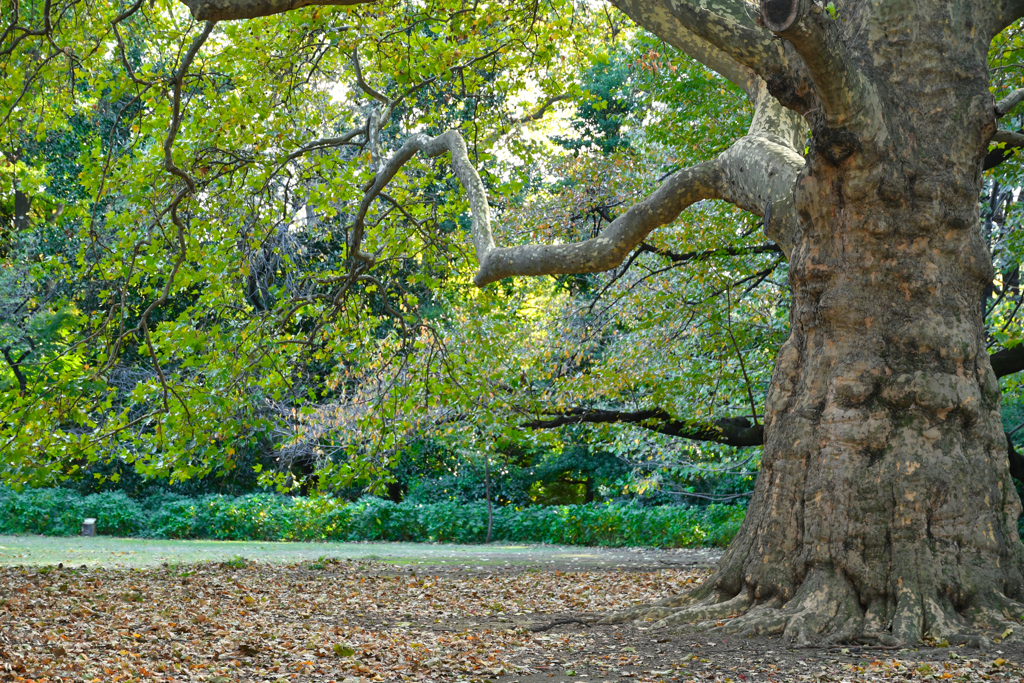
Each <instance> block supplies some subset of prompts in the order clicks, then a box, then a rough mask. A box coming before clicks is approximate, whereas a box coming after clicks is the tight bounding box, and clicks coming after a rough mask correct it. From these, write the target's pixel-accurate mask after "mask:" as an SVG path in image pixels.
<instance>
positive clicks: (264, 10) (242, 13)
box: [181, 0, 374, 21]
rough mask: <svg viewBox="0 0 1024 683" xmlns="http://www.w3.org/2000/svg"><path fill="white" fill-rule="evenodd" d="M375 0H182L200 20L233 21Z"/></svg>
mask: <svg viewBox="0 0 1024 683" xmlns="http://www.w3.org/2000/svg"><path fill="white" fill-rule="evenodd" d="M373 1H374V0H181V2H182V3H183V4H185V5H186V6H187V7H188V9H189V11H190V12H192V16H193V17H194V18H195V19H197V20H199V21H203V20H206V21H232V20H235V19H254V18H256V17H269V16H270V15H272V14H280V13H282V12H289V11H291V10H293V9H299V8H300V7H310V6H318V7H325V6H332V5H362V4H366V3H368V2H373Z"/></svg>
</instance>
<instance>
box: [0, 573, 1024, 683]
mask: <svg viewBox="0 0 1024 683" xmlns="http://www.w3.org/2000/svg"><path fill="white" fill-rule="evenodd" d="M706 575H707V570H703V569H680V568H656V569H653V570H651V571H625V570H622V569H618V570H608V569H605V570H595V571H578V572H563V571H551V570H538V569H527V568H522V567H518V568H517V567H505V568H495V567H491V568H484V567H475V568H452V567H445V568H443V569H442V568H429V569H424V568H416V569H414V570H410V569H409V568H400V567H394V566H388V565H384V564H380V563H373V562H348V561H342V562H327V561H319V562H313V563H306V564H301V565H288V566H281V565H268V564H253V563H248V564H247V563H244V562H237V563H223V564H216V565H215V564H207V565H197V566H189V567H163V568H156V569H142V570H139V569H92V570H86V569H70V568H56V567H53V568H24V567H19V568H8V569H4V568H0V681H17V682H28V681H31V682H34V683H44V682H45V683H57V682H58V681H59V682H61V683H67V682H70V681H74V682H75V683H81V682H91V683H100V682H102V683H107V682H110V683H122V682H129V681H206V682H208V683H236V682H238V683H241V682H243V681H260V682H275V683H291V682H293V681H294V682H298V683H303V682H305V681H324V682H329V681H335V682H337V683H369V682H370V681H385V680H386V681H406V680H407V681H424V682H426V683H431V682H437V683H441V682H448V681H487V680H498V681H502V682H504V683H512V682H513V681H518V682H519V683H532V682H536V683H567V681H568V680H571V679H578V680H580V681H588V680H589V681H594V682H595V683H597V682H599V681H600V682H603V681H623V683H632V681H638V682H639V681H655V680H678V681H709V682H710V681H718V682H721V683H726V682H731V683H740V682H741V681H742V682H746V681H773V682H774V683H783V682H788V681H854V680H856V681H862V680H863V681H876V680H879V681H880V680H895V679H898V680H953V681H980V680H993V681H1018V682H1019V681H1022V680H1024V669H1022V668H1021V667H1020V666H1019V664H1018V663H1016V662H1015V661H1010V658H1011V655H1010V654H1006V655H1003V654H1002V653H999V652H992V653H979V652H978V651H977V650H967V649H960V648H945V649H942V648H936V649H934V650H931V651H928V652H927V653H924V654H922V651H900V652H891V651H885V652H877V651H870V650H858V649H856V648H853V649H849V648H848V649H846V650H839V649H833V650H831V651H830V650H829V649H827V648H820V649H817V650H806V651H802V650H789V649H786V647H785V646H784V645H783V644H782V643H781V641H779V640H778V639H766V638H761V639H733V641H732V642H730V639H722V640H721V641H720V642H719V641H715V640H709V639H707V637H706V636H705V637H703V638H701V637H698V636H695V635H694V634H692V633H691V634H673V633H666V632H663V631H650V630H649V628H648V627H649V624H647V625H644V624H629V625H625V626H585V625H581V624H579V623H565V624H558V625H556V626H554V627H553V628H550V629H549V630H545V631H541V632H534V631H531V630H529V628H528V627H529V626H531V625H548V624H551V623H552V622H555V621H558V620H568V619H569V618H571V617H573V616H580V615H583V614H588V613H590V614H593V613H598V612H606V611H609V610H614V609H618V608H621V607H625V606H628V605H631V604H635V603H637V602H641V601H650V600H653V599H657V598H661V597H664V596H666V595H670V594H674V593H678V592H680V591H683V590H686V589H688V588H691V587H693V586H694V585H697V584H698V583H699V582H700V581H701V580H703V578H704V577H705V576H706ZM1015 659H1019V658H1015Z"/></svg>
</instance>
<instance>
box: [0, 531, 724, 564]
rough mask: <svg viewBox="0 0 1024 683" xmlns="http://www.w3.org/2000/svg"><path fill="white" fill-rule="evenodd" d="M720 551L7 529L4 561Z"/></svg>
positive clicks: (604, 556)
mask: <svg viewBox="0 0 1024 683" xmlns="http://www.w3.org/2000/svg"><path fill="white" fill-rule="evenodd" d="M718 555H720V551H717V550H703V549H696V550H670V551H663V550H653V549H643V550H641V549H629V548H573V547H567V546H537V545H510V544H491V545H444V544H434V543H275V542H265V541H166V540H148V539H137V538H114V537H111V536H95V537H91V538H84V537H70V538H68V537H56V536H0V566H3V565H55V564H60V563H63V564H64V565H65V566H68V567H79V566H81V565H86V566H89V567H118V566H121V567H153V566H158V565H162V564H163V563H165V562H166V563H169V564H192V563H196V562H223V561H225V560H230V559H233V558H236V557H244V558H245V559H247V560H252V561H257V562H264V563H272V564H295V563H299V562H306V561H310V560H316V559H318V558H321V557H325V558H329V559H352V560H379V561H381V562H386V563H389V564H428V565H444V564H453V565H463V566H465V565H471V566H475V565H480V566H486V565H498V564H502V565H503V564H516V565H518V564H540V565H557V566H563V565H564V566H565V567H566V568H570V567H574V566H579V567H585V566H601V567H603V566H616V565H619V564H627V565H632V566H636V565H638V564H651V563H653V564H655V565H656V564H659V563H660V562H661V561H665V562H671V563H672V564H707V563H709V562H713V561H715V560H717V558H718Z"/></svg>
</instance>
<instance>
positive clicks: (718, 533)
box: [0, 488, 744, 548]
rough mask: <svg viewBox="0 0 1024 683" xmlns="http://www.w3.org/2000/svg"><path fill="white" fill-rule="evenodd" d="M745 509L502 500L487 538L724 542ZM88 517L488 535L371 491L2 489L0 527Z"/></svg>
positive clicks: (138, 532)
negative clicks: (133, 493) (347, 497)
mask: <svg viewBox="0 0 1024 683" xmlns="http://www.w3.org/2000/svg"><path fill="white" fill-rule="evenodd" d="M743 513H744V508H743V507H742V506H736V505H710V506H706V507H679V506H661V507H653V508H651V507H642V506H639V505H635V504H621V505H612V504H604V505H596V504H592V505H563V506H549V507H540V506H535V507H528V508H518V507H512V506H507V507H501V508H498V510H497V511H496V513H495V515H494V520H493V534H492V538H493V539H495V540H504V541H515V542H526V543H559V544H572V545H595V546H659V547H669V548H681V547H692V546H699V545H709V546H719V547H724V546H726V545H728V543H729V541H731V540H732V537H733V536H734V535H735V534H736V530H737V529H738V528H739V524H740V522H742V521H743ZM84 517H94V518H95V519H96V520H97V532H98V533H102V534H110V535H119V536H145V537H150V538H206V539H218V540H232V541H242V540H261V541H418V542H450V543H480V542H483V541H484V540H485V539H486V536H487V508H486V505H484V504H482V503H472V504H460V503H455V502H448V503H434V504H427V505H419V504H413V503H401V504H399V503H393V502H391V501H388V500H381V499H380V498H376V497H373V496H367V497H364V498H361V499H360V500H358V501H356V502H352V503H350V502H346V501H343V500H338V499H334V498H326V497H316V498H304V497H289V496H281V495H274V494H251V495H246V496H237V497H232V496H222V495H208V496H202V497H199V498H186V497H183V496H178V495H174V494H155V495H152V496H150V497H148V498H145V499H142V500H141V501H135V500H132V499H131V498H128V497H127V496H125V495H124V494H123V493H121V492H112V493H98V494H92V495H88V496H81V495H79V494H76V493H75V492H72V491H69V490H67V489H61V488H54V489H29V490H27V491H23V492H20V493H18V492H13V491H0V534H14V533H35V534H46V535H53V536H71V535H77V534H78V533H79V532H80V531H81V525H82V519H83V518H84Z"/></svg>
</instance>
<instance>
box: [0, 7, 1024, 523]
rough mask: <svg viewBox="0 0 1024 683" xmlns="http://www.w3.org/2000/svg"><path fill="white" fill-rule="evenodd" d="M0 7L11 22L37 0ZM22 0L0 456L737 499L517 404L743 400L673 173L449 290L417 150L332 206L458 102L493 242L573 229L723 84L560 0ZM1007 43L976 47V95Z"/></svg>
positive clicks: (440, 493) (625, 430)
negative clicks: (248, 14)
mask: <svg viewBox="0 0 1024 683" xmlns="http://www.w3.org/2000/svg"><path fill="white" fill-rule="evenodd" d="M15 5H16V6H17V7H18V8H19V11H20V15H19V18H18V19H16V22H20V25H23V26H36V25H42V23H41V22H42V21H43V19H42V16H41V14H40V13H41V12H43V11H44V10H43V6H42V5H41V4H38V3H26V2H20V3H17V2H16V3H15ZM55 5H59V9H60V12H59V13H58V14H59V21H57V22H56V23H55V24H53V25H52V28H51V29H50V30H49V32H48V33H47V32H43V33H42V34H37V33H31V32H24V31H19V30H15V31H11V32H8V33H5V34H4V35H3V37H2V38H0V67H2V68H0V73H2V76H0V147H2V148H3V151H4V160H2V161H0V348H2V350H3V362H2V363H0V451H2V453H3V461H2V463H0V480H2V481H4V482H6V483H8V484H9V485H11V486H13V487H21V486H24V485H26V484H27V485H30V486H52V485H55V484H59V483H64V484H66V485H68V486H74V487H77V488H78V489H79V490H82V491H86V492H88V491H95V490H111V489H119V488H124V486H122V484H121V483H119V482H120V480H121V478H122V477H124V478H126V485H130V486H131V487H135V488H136V489H139V491H142V490H144V489H145V490H148V489H147V487H150V486H151V484H152V482H154V481H156V480H167V481H169V482H170V483H172V484H174V485H175V486H177V487H178V489H177V490H181V491H182V492H184V493H198V494H209V493H214V492H218V491H227V492H231V493H241V492H249V491H254V490H260V489H261V487H262V489H263V490H271V489H272V488H273V487H277V488H278V489H280V490H282V491H291V492H293V493H294V492H300V491H301V492H306V493H308V492H311V491H312V490H314V489H322V490H326V491H331V492H333V493H334V494H335V495H337V496H339V497H341V498H346V497H347V498H349V499H352V498H358V497H359V496H360V495H362V494H363V493H364V492H365V491H367V490H369V491H373V492H376V493H379V494H382V495H383V494H387V495H389V496H390V497H391V498H392V499H393V500H395V501H397V500H401V499H402V498H403V497H407V498H408V500H410V501H412V502H416V503H422V504H424V505H426V507H423V508H412V507H409V508H406V507H401V506H399V507H396V508H394V509H395V510H406V509H408V510H413V509H416V510H420V509H422V510H427V509H433V508H432V507H431V506H433V505H447V504H448V503H445V502H443V501H456V502H459V503H466V502H472V501H477V500H481V499H483V498H491V499H493V501H494V502H496V503H497V504H499V507H500V506H513V507H514V506H523V505H528V504H531V503H584V502H589V501H595V500H610V499H616V498H621V497H622V496H624V495H626V496H632V495H645V496H650V495H656V497H657V496H661V498H660V499H659V500H661V501H683V500H687V501H691V502H701V503H703V502H707V501H709V500H717V501H723V500H734V499H735V498H737V497H742V496H743V495H745V494H747V493H749V491H750V489H751V487H752V482H753V476H754V474H755V473H756V470H757V464H758V457H759V449H758V448H757V447H754V448H748V449H736V448H732V447H728V446H722V445H718V444H714V443H696V442H691V441H685V440H682V439H678V438H675V437H670V436H666V435H664V434H660V433H658V432H656V431H651V430H650V429H648V428H649V427H651V426H656V424H655V423H657V422H658V421H659V420H648V421H646V422H641V423H635V424H631V425H614V424H601V425H593V426H585V425H576V426H568V427H562V428H560V429H550V430H545V429H527V428H524V427H523V424H524V423H525V422H530V421H537V420H541V421H543V420H544V419H547V418H549V417H552V416H557V415H559V414H561V413H564V412H566V411H570V410H574V409H586V408H602V409H610V410H626V411H628V410H633V411H635V410H643V409H652V408H657V409H660V410H663V411H665V412H666V413H667V414H668V415H669V416H670V417H671V418H673V419H675V420H680V421H690V422H693V423H695V424H704V423H707V422H710V421H713V420H716V419H720V418H723V417H735V416H746V417H748V418H749V419H751V420H753V422H754V423H755V424H756V423H757V421H758V419H759V417H760V415H761V414H762V412H763V402H764V395H765V392H766V389H767V385H768V381H769V377H770V373H771V369H772V363H773V359H774V356H775V353H776V350H777V348H778V346H779V344H780V343H781V340H782V339H783V338H784V335H785V332H786V326H787V316H788V305H789V298H788V289H787V283H786V263H785V260H784V259H783V258H782V257H781V254H779V253H777V251H776V250H773V249H772V248H771V247H772V245H770V244H764V243H763V240H764V238H763V237H760V236H759V234H758V233H759V230H758V228H759V223H758V221H757V219H755V218H754V217H753V216H750V215H747V214H743V213H741V212H739V211H738V210H736V209H734V208H731V207H727V206H726V205H724V204H719V203H714V202H702V203H700V204H698V205H697V206H695V207H693V208H692V209H691V210H689V211H688V212H687V213H685V214H684V215H683V216H682V217H681V218H680V219H679V220H678V221H676V223H674V224H673V225H672V226H670V227H668V228H665V229H662V230H660V231H658V232H657V233H655V234H654V235H652V236H651V238H650V239H649V240H648V241H647V242H646V243H645V244H644V246H643V247H642V248H641V249H640V250H639V251H638V252H636V254H635V255H634V256H633V257H631V258H630V259H629V261H628V262H627V263H626V264H624V265H623V267H621V268H619V269H617V270H615V271H613V272H609V273H604V274H599V275H587V276H572V277H563V278H544V279H517V280H515V281H511V280H510V281H503V282H500V283H496V284H495V285H491V286H488V287H486V288H484V289H482V290H478V289H476V288H474V287H473V286H472V284H471V276H472V273H473V271H474V269H475V262H474V258H473V255H472V253H471V251H472V250H471V249H470V248H469V247H468V238H467V233H466V230H467V225H468V221H469V218H468V203H467V201H466V198H465V197H464V195H463V194H462V192H461V188H460V186H459V185H458V183H456V182H455V181H454V179H453V177H452V175H451V172H450V167H449V165H448V163H447V161H446V160H445V159H444V158H439V159H435V160H429V159H414V160H412V161H411V162H409V163H408V164H406V165H405V166H404V167H403V168H402V169H401V171H400V172H399V173H398V174H397V175H396V176H395V178H394V179H393V180H392V181H391V183H390V184H389V185H388V187H387V190H386V192H385V193H384V194H381V195H379V196H378V197H377V198H376V201H372V202H369V203H367V202H366V201H364V198H365V196H366V195H365V192H366V188H367V186H368V182H369V181H371V180H372V179H373V178H374V177H375V176H376V174H377V173H378V172H379V171H381V169H382V168H383V167H384V166H385V165H386V162H387V160H388V159H390V158H391V157H392V155H393V154H394V153H395V152H396V150H398V149H399V148H400V147H401V145H402V143H403V142H404V141H405V140H406V139H408V137H409V136H410V135H411V134H413V133H414V132H421V131H426V132H430V133H439V132H442V131H444V130H446V129H449V128H458V129H459V130H461V131H462V133H463V135H464V136H465V137H466V138H467V140H469V141H470V142H471V149H470V154H471V158H472V160H473V161H474V163H475V164H476V166H477V168H478V169H479V171H480V173H481V175H482V177H483V180H484V183H485V185H486V187H487V189H488V192H489V193H490V195H491V200H492V206H493V208H494V211H495V218H496V221H495V222H496V223H497V224H498V237H499V240H500V241H501V242H502V243H505V244H516V243H522V242H526V241H556V240H562V241H568V240H577V239H581V238H586V237H589V236H591V235H593V234H595V233H596V232H597V231H598V230H599V229H600V228H601V227H602V226H604V225H606V224H607V223H608V222H609V221H610V220H612V219H613V218H614V217H615V216H616V215H618V214H619V213H621V212H622V211H623V210H624V209H625V208H626V207H627V206H628V205H629V204H630V203H632V202H635V201H636V200H637V199H639V198H641V197H643V196H644V195H645V194H646V193H648V192H650V191H651V190H652V189H653V188H654V187H656V185H657V183H658V181H659V179H661V178H663V177H664V176H665V175H666V174H667V173H668V172H670V171H672V170H674V169H677V168H680V167H683V166H687V165H690V164H693V163H695V162H698V161H702V160H706V159H709V158H711V157H713V156H714V155H716V154H717V153H719V152H720V151H722V150H723V149H724V148H726V147H727V146H728V145H729V144H730V143H731V142H732V141H733V140H734V139H736V138H737V137H739V136H741V135H743V133H744V131H745V129H746V126H747V125H748V124H749V121H750V117H751V109H750V106H749V104H748V103H747V102H746V99H745V97H744V96H743V94H742V93H740V92H739V91H738V90H737V89H736V88H734V87H733V86H731V85H728V84H727V83H726V82H725V81H723V80H722V79H720V78H719V77H718V76H717V75H716V74H714V73H712V72H710V71H708V70H706V69H705V68H703V67H702V66H700V65H698V64H696V63H695V62H693V61H691V60H689V59H688V58H687V57H685V56H683V55H681V54H679V53H677V52H675V51H673V50H671V49H668V48H666V47H665V46H664V45H663V44H662V43H660V42H659V41H656V40H655V39H653V38H652V37H651V36H649V35H647V34H645V33H643V32H641V31H638V30H636V29H635V28H633V27H631V25H630V24H628V22H626V21H625V18H624V17H623V16H622V15H621V14H619V13H618V12H616V11H614V10H612V9H610V8H607V7H604V6H600V7H594V6H592V5H591V4H589V3H574V2H571V1H568V0H545V1H544V2H537V3H512V4H509V3H476V4H474V5H472V7H468V8H467V7H466V6H464V3H461V2H454V0H430V1H429V2H425V3H419V4H410V3H398V2H382V3H376V4H374V5H370V6H360V7H354V8H353V7H330V8H315V9H314V8H307V9H305V10H301V11H295V12H290V13H287V14H283V15H278V16H274V17H270V18H266V19H258V20H252V21H247V22H243V23H221V24H218V25H215V26H214V25H204V24H202V23H199V22H195V21H193V20H192V19H191V18H190V16H189V15H188V13H187V11H186V9H185V8H184V7H183V6H182V5H181V4H180V3H177V2H174V1H171V0H156V2H152V3H150V2H135V3H131V2H128V1H127V0H119V1H115V2H111V3H106V4H97V3H83V2H78V1H76V0H59V1H58V2H56V3H55ZM47 7H49V4H47ZM1020 40H1021V33H1020V29H1019V27H1014V28H1012V29H1010V30H1008V31H1007V32H1006V33H1005V34H1004V39H1003V40H1002V42H1001V43H1000V44H999V45H997V48H996V51H997V54H998V56H999V57H998V58H999V59H1000V60H1002V61H1001V62H1000V63H1004V64H1005V65H1006V68H1005V69H1002V70H1001V71H1000V72H999V73H1000V76H999V80H997V81H996V82H995V83H994V89H995V90H996V91H997V92H999V93H1002V92H1005V91H1006V90H1008V89H1010V88H1012V87H1015V86H1016V85H1019V81H1020V68H1019V62H1020V60H1019V59H1018V57H1019V51H1020V50H1019V48H1020ZM1019 168H1020V167H1019V164H1017V163H1016V160H1011V161H1009V162H1007V163H1005V164H1003V165H1001V166H1000V167H999V169H998V170H997V171H995V175H994V176H993V179H992V182H991V185H990V188H991V195H992V196H991V201H989V202H988V204H987V205H986V207H987V208H985V207H983V210H986V211H988V212H989V213H988V216H989V219H988V221H987V222H986V229H987V230H989V235H990V237H991V240H990V242H991V245H992V247H993V255H994V258H995V260H996V262H997V266H998V273H997V280H996V282H995V283H994V286H993V292H992V298H991V300H990V301H989V304H988V320H989V322H990V325H991V328H992V350H996V349H998V348H1001V347H1005V346H1010V345H1013V344H1015V343H1017V342H1018V341H1019V340H1020V338H1021V323H1020V320H1019V317H1018V311H1019V309H1020V304H1021V301H1022V299H1021V295H1020V292H1019V268H1018V264H1019V261H1020V259H1019V255H1020V253H1021V250H1022V249H1024V243H1022V242H1021V239H1020V232H1019V231H1018V230H1017V226H1018V224H1019V211H1018V209H1017V207H1018V199H1019V191H1018V190H1017V189H1016V188H1017V187H1018V186H1019V180H1020V179H1019V177H1018V175H1019ZM1007 188H1010V189H1009V190H1008V189H1007ZM364 254H365V255H368V256H369V257H368V258H364V257H363V255H364ZM1005 387H1006V389H1007V390H1008V391H1007V405H1008V410H1007V415H1008V418H1007V419H1008V421H1009V420H1012V419H1018V418H1020V419H1024V415H1018V413H1020V412H1021V409H1020V406H1019V405H1018V403H1019V400H1018V397H1019V395H1020V394H1019V391H1018V380H1016V379H1009V380H1006V381H1005ZM1014 416H1016V417H1014ZM1014 424H1016V423H1014ZM1010 426H1012V425H1010ZM1015 437H1016V438H1021V437H1024V431H1018V432H1016V434H1015ZM389 484H390V488H388V485H389ZM492 486H493V491H490V488H491V487H492ZM97 500H99V499H97ZM204 500H207V499H204ZM208 500H213V499H208ZM253 500H275V501H277V500H278V499H276V498H273V499H270V498H267V499H264V498H255V499H253ZM360 504H362V505H369V506H370V507H372V505H371V504H370V503H360ZM126 505H127V503H126ZM281 505H282V506H283V505H284V503H281ZM339 505H340V503H339ZM373 505H378V504H376V503H374V504H373ZM129 507H130V506H129ZM143 507H144V506H143ZM286 507H287V506H286ZM293 507H294V508H295V509H304V508H302V505H298V504H296V505H295V506H293ZM76 509H77V508H76ZM140 509H141V508H140ZM282 509H284V508H282ZM289 509H291V508H289ZM346 509H347V508H346ZM352 509H355V508H352ZM367 509H369V508H367ZM380 509H382V510H383V509H389V510H390V509H392V508H387V507H386V506H385V507H381V508H380ZM465 509H466V510H470V509H471V510H477V509H478V508H475V507H468V508H465ZM565 509H568V508H565ZM579 509H580V510H605V509H607V510H625V509H626V508H618V507H612V508H602V507H595V508H589V507H588V508H579ZM139 514H140V515H141V514H142V513H139ZM396 514H398V513H396ZM403 514H404V513H403ZM409 514H410V515H412V514H413V513H411V512H410V513H409ZM415 514H417V515H418V514H420V513H418V512H417V513H415ZM423 514H427V513H425V512H424V513H423ZM467 514H468V513H467ZM473 514H476V513H473ZM502 514H505V513H501V514H499V515H497V516H496V518H495V523H496V524H497V525H498V526H499V527H500V525H501V524H504V523H505V522H504V521H499V520H504V519H505V517H502ZM508 514H509V515H512V513H511V512H508ZM516 514H517V515H520V514H521V513H516ZM522 514H525V513H522ZM537 514H538V515H540V514H546V513H539V512H538V513H537ZM551 514H553V515H554V514H563V513H554V512H553V513H551ZM564 514H570V513H568V512H565V513H564ZM581 514H582V513H581ZM587 514H590V513H587ZM594 514H597V513H596V512H595V513H594ZM616 514H619V513H616ZM622 514H625V513H622ZM665 514H669V513H665ZM672 514H689V513H682V512H680V513H672ZM694 514H703V513H694ZM709 514H710V513H709ZM140 519H141V517H140ZM403 519H404V518H403ZM409 519H412V518H411V517H410V518H409ZM417 519H418V518H417ZM517 519H519V517H517ZM522 519H526V517H522ZM126 523H127V522H126ZM140 524H141V522H140ZM198 524H199V525H200V527H199V528H206V527H203V526H202V524H205V522H202V523H198ZM418 524H419V523H418ZM424 525H425V526H424ZM421 526H422V528H423V529H427V528H428V527H429V524H428V523H427V522H423V523H422V524H421ZM140 528H141V527H140ZM346 528H347V527H346ZM416 528H417V529H418V528H420V527H416ZM431 528H432V527H431ZM501 528H504V527H501ZM197 533H198V534H199V535H202V534H203V533H212V532H206V531H204V532H194V531H188V532H183V535H186V536H187V535H192V534H197ZM273 533H274V534H276V535H279V536H281V537H285V536H287V535H288V533H291V531H288V530H283V531H281V532H277V531H275V532H273ZM296 533H298V532H296ZM303 533H304V532H303ZM323 533H326V532H323ZM339 533H341V532H339ZM344 533H348V532H347V531H346V532H344ZM410 533H412V532H410ZM416 533H421V532H419V531H417V532H416ZM432 533H433V532H429V533H428V532H427V531H423V532H422V534H421V536H422V537H424V538H426V537H429V536H430V535H431V534H432ZM438 533H442V532H438ZM443 533H448V532H443ZM451 533H453V534H454V533H455V532H451ZM459 533H461V532H459ZM509 533H513V532H509ZM515 533H518V532H515ZM524 533H525V532H524ZM530 533H533V532H530ZM545 533H547V532H545ZM552 533H553V534H555V536H557V535H558V534H562V533H563V532H561V531H560V532H557V533H555V532H552ZM564 533H565V534H570V532H564ZM572 533H576V532H572ZM623 533H624V534H625V535H623V536H622V538H623V539H625V538H626V537H627V536H629V534H628V533H625V532H623ZM629 533H632V532H629ZM680 533H682V532H680ZM687 533H688V532H687ZM299 535H300V536H301V534H299ZM314 535H315V534H314ZM342 535H344V534H342ZM457 535H458V534H456V536H457ZM513 535H514V533H513ZM570 535H571V534H570ZM553 537H554V536H552V538H553ZM568 537H569V536H564V538H568ZM460 538H461V537H460ZM559 538H563V537H562V536H559ZM659 538H660V537H659ZM535 540H541V539H540V538H537V539H535Z"/></svg>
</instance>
